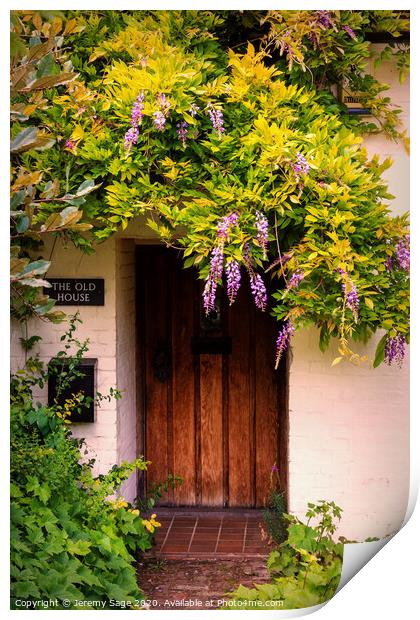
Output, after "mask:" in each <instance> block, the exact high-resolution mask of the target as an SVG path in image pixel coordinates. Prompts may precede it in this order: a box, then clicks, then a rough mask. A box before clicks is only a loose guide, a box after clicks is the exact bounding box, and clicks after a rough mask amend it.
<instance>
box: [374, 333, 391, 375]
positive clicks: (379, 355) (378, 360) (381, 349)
mask: <svg viewBox="0 0 420 620" xmlns="http://www.w3.org/2000/svg"><path fill="white" fill-rule="evenodd" d="M387 339H388V334H385V335H384V336H382V338H381V339H380V341H379V342H378V345H377V347H376V353H375V359H374V360H373V367H374V368H377V367H378V366H379V365H380V364H382V362H383V361H384V359H385V344H386V341H387Z"/></svg>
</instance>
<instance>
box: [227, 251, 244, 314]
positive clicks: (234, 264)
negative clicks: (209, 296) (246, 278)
mask: <svg viewBox="0 0 420 620" xmlns="http://www.w3.org/2000/svg"><path fill="white" fill-rule="evenodd" d="M225 272H226V280H227V295H228V298H229V305H230V306H231V305H232V304H233V302H234V301H235V300H236V297H237V295H238V291H239V287H240V286H241V268H240V265H239V263H238V261H236V260H232V261H230V263H228V264H227V265H226V268H225Z"/></svg>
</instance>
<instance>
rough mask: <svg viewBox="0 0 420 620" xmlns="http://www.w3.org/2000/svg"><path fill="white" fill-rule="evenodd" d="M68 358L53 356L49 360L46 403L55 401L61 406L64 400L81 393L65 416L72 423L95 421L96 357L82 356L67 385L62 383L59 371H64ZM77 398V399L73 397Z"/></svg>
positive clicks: (50, 404)
mask: <svg viewBox="0 0 420 620" xmlns="http://www.w3.org/2000/svg"><path fill="white" fill-rule="evenodd" d="M70 361H74V360H69V359H60V358H53V359H52V360H50V363H49V368H50V373H49V377H48V405H49V406H52V405H53V404H54V403H57V404H58V405H60V406H61V407H63V406H64V405H65V402H66V400H69V399H70V400H71V399H74V396H77V395H78V394H80V393H82V394H83V400H82V401H81V402H80V404H78V405H76V406H75V407H73V408H72V407H70V408H69V410H70V411H71V414H70V416H69V417H68V418H67V419H68V420H70V421H71V422H72V423H73V424H74V423H77V422H95V409H96V407H95V399H96V366H97V359H96V358H84V359H82V360H80V361H78V362H77V364H76V365H75V368H74V369H75V374H76V375H77V376H75V377H73V378H72V380H71V381H70V382H69V383H68V385H63V383H62V381H61V380H60V373H65V372H66V368H65V367H66V366H68V364H69V363H70ZM75 400H77V399H75Z"/></svg>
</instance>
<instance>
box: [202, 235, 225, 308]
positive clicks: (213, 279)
mask: <svg viewBox="0 0 420 620" xmlns="http://www.w3.org/2000/svg"><path fill="white" fill-rule="evenodd" d="M222 273H223V246H222V245H217V246H216V247H215V248H213V250H212V253H211V260H210V272H209V275H208V276H207V278H206V283H205V285H204V292H203V300H204V310H205V312H206V315H208V314H210V312H212V311H213V310H215V309H216V306H215V301H216V290H217V283H218V282H219V280H220V278H221V277H222Z"/></svg>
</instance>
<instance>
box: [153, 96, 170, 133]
mask: <svg viewBox="0 0 420 620" xmlns="http://www.w3.org/2000/svg"><path fill="white" fill-rule="evenodd" d="M156 100H157V102H158V105H159V110H156V112H153V123H154V125H155V127H156V129H157V130H158V131H163V130H164V129H165V124H166V118H167V116H168V115H169V110H170V108H171V104H170V102H169V101H168V100H167V99H166V96H165V95H164V94H163V93H161V94H160V95H158V96H157V97H156Z"/></svg>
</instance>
